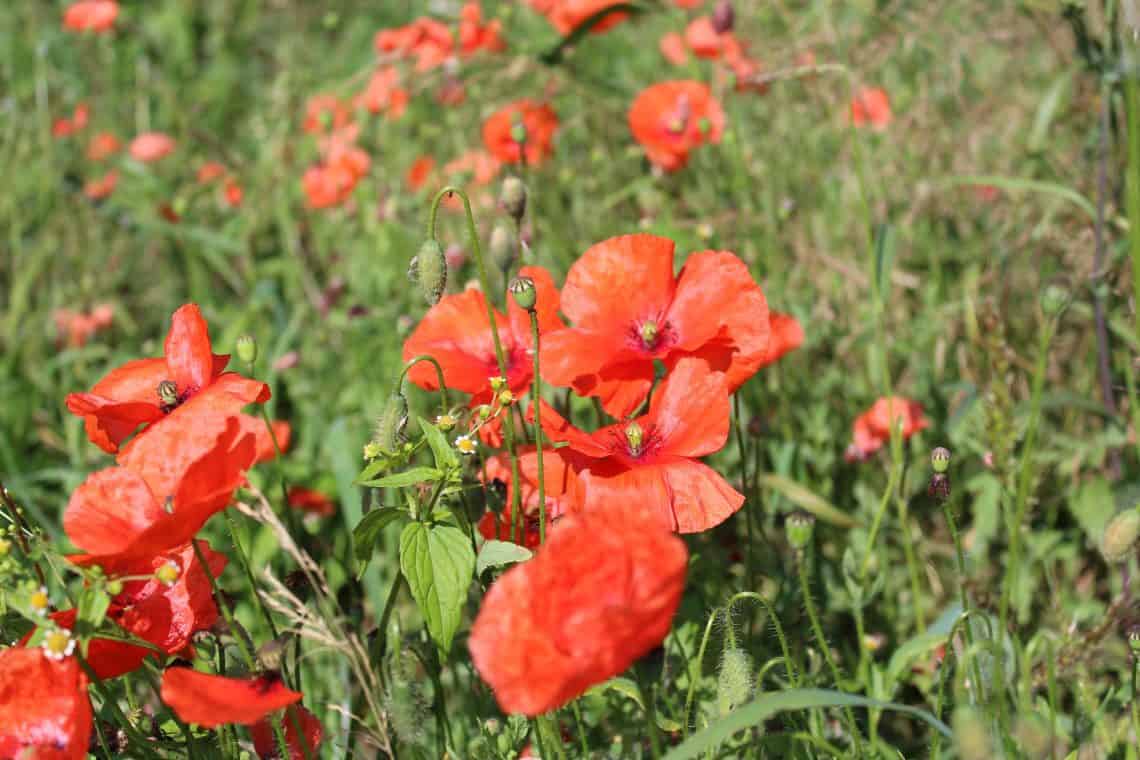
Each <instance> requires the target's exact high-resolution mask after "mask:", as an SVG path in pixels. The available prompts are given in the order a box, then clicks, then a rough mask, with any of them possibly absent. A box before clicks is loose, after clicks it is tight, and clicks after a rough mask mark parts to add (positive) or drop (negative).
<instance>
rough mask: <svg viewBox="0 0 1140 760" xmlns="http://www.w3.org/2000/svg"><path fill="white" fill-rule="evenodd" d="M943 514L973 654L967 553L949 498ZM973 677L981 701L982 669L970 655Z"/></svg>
mask: <svg viewBox="0 0 1140 760" xmlns="http://www.w3.org/2000/svg"><path fill="white" fill-rule="evenodd" d="M942 514H943V515H944V516H945V517H946V527H947V528H949V529H950V536H951V538H953V540H954V555H955V557H956V558H957V562H958V593H959V595H960V596H959V600H960V603H961V605H962V614H963V615H965V616H966V630H965V631H964V634H965V637H966V648H967V649H968V650H970V653H971V654H972V652H973V649H974V629H973V626H972V625H971V624H970V595H969V594H968V593H967V592H966V554H965V552H964V551H962V536H961V535H960V534H959V533H958V523H957V522H955V520H954V510H953V507H952V504H951V502H950V500H949V499H947V500H946V501H944V502H942ZM970 665H971V671H972V672H971V679H972V681H973V684H974V688H973V689H972V690H971V691H973V693H974V700H975V701H976V702H981V701H982V699H983V698H984V696H985V695H984V693H983V692H982V671H981V668H980V666H979V665H978V660H977V658H976V657H973V656H971V657H970Z"/></svg>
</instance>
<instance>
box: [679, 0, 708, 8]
mask: <svg viewBox="0 0 1140 760" xmlns="http://www.w3.org/2000/svg"><path fill="white" fill-rule="evenodd" d="M704 1H705V0H673V5H675V6H677V7H678V8H685V9H687V10H691V9H693V8H699V7H700V5H701V3H703V2H704Z"/></svg>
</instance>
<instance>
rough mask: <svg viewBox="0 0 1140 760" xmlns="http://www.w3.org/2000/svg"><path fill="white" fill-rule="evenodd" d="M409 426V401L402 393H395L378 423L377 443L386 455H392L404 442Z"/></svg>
mask: <svg viewBox="0 0 1140 760" xmlns="http://www.w3.org/2000/svg"><path fill="white" fill-rule="evenodd" d="M407 424H408V400H407V399H406V398H404V394H402V393H399V392H397V393H393V394H392V395H391V396H389V397H388V403H386V404H384V411H383V412H381V413H380V419H378V420H377V421H376V436H375V442H376V443H377V444H378V445H379V446H380V450H381V451H382V452H384V453H385V454H392V453H394V452H395V451H396V449H397V448H399V446H400V444H401V443H402V442H403V436H404V428H405V427H407Z"/></svg>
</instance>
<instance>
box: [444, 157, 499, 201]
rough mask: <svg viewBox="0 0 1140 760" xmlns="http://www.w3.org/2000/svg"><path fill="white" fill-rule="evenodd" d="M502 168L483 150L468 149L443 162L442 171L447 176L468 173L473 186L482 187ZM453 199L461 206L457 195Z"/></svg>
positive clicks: (489, 182)
mask: <svg viewBox="0 0 1140 760" xmlns="http://www.w3.org/2000/svg"><path fill="white" fill-rule="evenodd" d="M502 168H503V165H502V164H501V163H499V160H498V159H497V158H495V157H494V156H492V155H491V154H490V153H488V152H486V151H483V150H469V151H467V152H466V153H464V154H463V155H461V156H459V157H458V158H455V159H452V160H451V161H448V162H447V163H446V164H444V166H443V173H444V174H445V175H447V176H448V177H454V176H456V175H470V180H471V183H472V184H473V185H474V186H475V187H484V186H486V185H489V184H491V182H492V180H494V179H495V177H497V176H498V175H499V171H500V170H501V169H502ZM445 200H446V199H445ZM454 200H456V201H457V202H459V207H460V208H462V207H463V204H462V201H459V197H458V196H454Z"/></svg>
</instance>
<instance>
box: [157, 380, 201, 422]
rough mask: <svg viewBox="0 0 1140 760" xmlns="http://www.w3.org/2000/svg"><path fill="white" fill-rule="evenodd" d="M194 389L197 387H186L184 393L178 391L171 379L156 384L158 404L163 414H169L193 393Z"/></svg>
mask: <svg viewBox="0 0 1140 760" xmlns="http://www.w3.org/2000/svg"><path fill="white" fill-rule="evenodd" d="M195 390H197V389H196V388H187V389H186V391H185V393H179V392H178V386H177V385H176V384H175V383H174V381H173V380H163V381H162V382H161V383H159V384H158V406H159V408H160V409H162V413H163V414H170V413H171V412H173V411H174V410H175V409H177V408H178V407H179V406H181V405H182V404H183V403H185V401H186V399H188V398H190V397H191V396H192V395H194V391H195Z"/></svg>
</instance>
